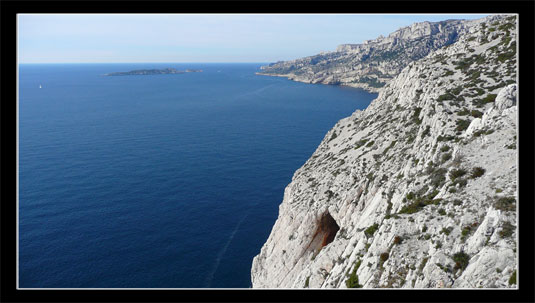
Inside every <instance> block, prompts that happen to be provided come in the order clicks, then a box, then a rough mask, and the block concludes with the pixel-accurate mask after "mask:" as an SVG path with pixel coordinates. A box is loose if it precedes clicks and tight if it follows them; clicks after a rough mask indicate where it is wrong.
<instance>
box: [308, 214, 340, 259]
mask: <svg viewBox="0 0 535 303" xmlns="http://www.w3.org/2000/svg"><path fill="white" fill-rule="evenodd" d="M339 230H340V226H338V224H337V223H336V221H335V220H334V218H333V217H332V216H331V214H330V213H329V212H328V211H327V212H325V213H324V214H323V215H321V217H320V218H319V221H318V222H317V227H316V231H315V232H314V236H312V239H311V241H310V243H309V244H308V246H307V248H306V250H307V251H310V252H312V253H313V258H314V257H315V256H316V255H317V254H318V253H319V251H320V250H321V249H322V248H323V247H325V246H327V245H329V244H330V243H331V242H333V241H334V238H335V237H336V233H338V231H339Z"/></svg>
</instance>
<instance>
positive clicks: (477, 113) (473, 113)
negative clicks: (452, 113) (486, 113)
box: [470, 109, 483, 118]
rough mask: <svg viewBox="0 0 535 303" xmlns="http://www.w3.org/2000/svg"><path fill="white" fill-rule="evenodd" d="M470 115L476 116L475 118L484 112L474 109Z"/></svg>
mask: <svg viewBox="0 0 535 303" xmlns="http://www.w3.org/2000/svg"><path fill="white" fill-rule="evenodd" d="M470 115H471V116H472V117H475V118H480V117H482V116H483V113H482V112H480V111H478V110H477V109H473V110H472V111H471V112H470Z"/></svg>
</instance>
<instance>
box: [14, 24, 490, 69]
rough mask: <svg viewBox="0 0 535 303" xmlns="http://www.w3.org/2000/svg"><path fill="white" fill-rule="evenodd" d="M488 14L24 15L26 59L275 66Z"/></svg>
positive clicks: (22, 52)
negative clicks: (424, 25) (417, 26)
mask: <svg viewBox="0 0 535 303" xmlns="http://www.w3.org/2000/svg"><path fill="white" fill-rule="evenodd" d="M484 16H486V15H483V14H480V15H478V14H471V15H468V14H466V15H463V14H455V15H454V14H441V15H436V14H429V15H428V14H414V15H370V14H365V15H356V14H19V15H18V23H17V33H18V42H17V43H18V61H19V63H21V64H39V63H58V64H62V63H65V64H67V63H95V64H99V63H101V64H104V63H269V62H276V61H285V60H293V59H297V58H302V57H307V56H312V55H315V54H318V53H320V52H329V51H334V50H335V49H336V47H337V46H338V45H340V44H358V43H362V42H364V41H365V40H371V39H375V38H377V37H378V36H380V35H383V36H387V35H388V34H390V33H391V32H393V31H395V30H397V29H399V28H401V27H404V26H408V25H411V24H413V23H415V22H423V21H429V22H437V21H443V20H448V19H478V18H482V17H484Z"/></svg>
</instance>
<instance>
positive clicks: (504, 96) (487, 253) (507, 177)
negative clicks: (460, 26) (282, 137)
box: [251, 16, 517, 288]
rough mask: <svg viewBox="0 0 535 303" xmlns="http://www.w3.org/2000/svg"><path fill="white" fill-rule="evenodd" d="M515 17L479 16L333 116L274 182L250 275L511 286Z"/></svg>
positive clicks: (266, 284)
mask: <svg viewBox="0 0 535 303" xmlns="http://www.w3.org/2000/svg"><path fill="white" fill-rule="evenodd" d="M515 29H516V20H515V17H514V16H492V17H489V18H487V19H485V20H483V21H482V22H480V23H478V25H477V26H476V28H475V29H471V30H470V32H468V33H467V34H465V35H463V36H461V37H459V40H458V41H457V42H456V43H454V44H452V45H450V46H448V47H446V48H441V49H439V50H437V51H435V52H433V53H431V54H430V55H429V56H427V57H425V58H422V59H420V60H418V61H416V62H413V63H410V64H408V66H407V67H406V68H404V69H403V70H402V71H401V72H400V73H399V75H398V76H396V77H394V78H393V79H392V80H391V81H390V82H389V83H388V84H387V85H386V86H385V87H384V88H382V89H381V91H380V92H379V96H378V98H377V99H375V100H374V101H373V102H372V103H371V104H370V105H369V106H368V108H367V109H366V110H364V111H360V110H357V111H356V112H355V113H353V114H352V115H351V116H350V117H347V118H345V119H342V120H340V121H339V122H338V123H337V124H336V125H335V126H334V127H333V129H331V130H330V131H329V132H328V133H327V134H326V136H325V138H324V140H323V141H322V142H321V144H320V145H319V147H318V148H317V150H316V151H315V152H314V154H313V155H312V157H311V158H310V159H309V160H308V161H307V162H306V163H305V164H304V165H303V167H301V168H300V169H298V170H297V171H296V172H295V174H294V176H293V178H292V182H291V183H290V184H289V185H288V186H287V188H286V190H285V192H284V199H283V201H282V204H281V205H280V207H279V216H278V219H277V221H276V222H275V225H274V226H273V229H272V231H271V234H270V236H269V238H268V240H267V242H266V243H265V244H264V246H263V247H262V249H261V251H260V253H259V254H258V255H257V256H256V257H255V258H254V260H253V264H252V270H251V279H252V284H253V287H254V288H304V287H308V288H346V287H359V286H361V287H364V288H376V287H391V288H435V287H439V288H450V287H454V288H457V287H461V288H477V287H484V288H495V287H497V288H502V287H516V280H515V281H513V279H511V280H510V278H511V276H512V275H513V274H514V275H515V276H516V272H515V270H516V267H517V253H516V245H517V240H516V236H517V231H516V226H517V222H516V205H517V202H516V201H517V198H516V190H517V188H516V186H517V176H516V174H517V151H516V136H517V97H516V92H517V86H516V84H515V81H516V48H515V46H516V32H515ZM430 30H431V29H430ZM424 32H425V30H424ZM396 35H400V36H402V37H403V35H404V34H403V33H397V34H396ZM389 37H390V36H389ZM396 37H397V36H394V38H396ZM490 37H493V38H492V39H491V38H490Z"/></svg>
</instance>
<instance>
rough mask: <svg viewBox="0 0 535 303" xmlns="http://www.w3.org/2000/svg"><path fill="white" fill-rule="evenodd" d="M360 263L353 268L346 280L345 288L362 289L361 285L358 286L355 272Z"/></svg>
mask: <svg viewBox="0 0 535 303" xmlns="http://www.w3.org/2000/svg"><path fill="white" fill-rule="evenodd" d="M361 262H362V261H361V260H359V261H358V262H357V264H356V265H355V268H353V271H352V272H351V275H350V276H349V279H347V280H346V286H347V288H362V285H360V284H359V277H358V276H357V270H358V269H359V267H360V263H361Z"/></svg>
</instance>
